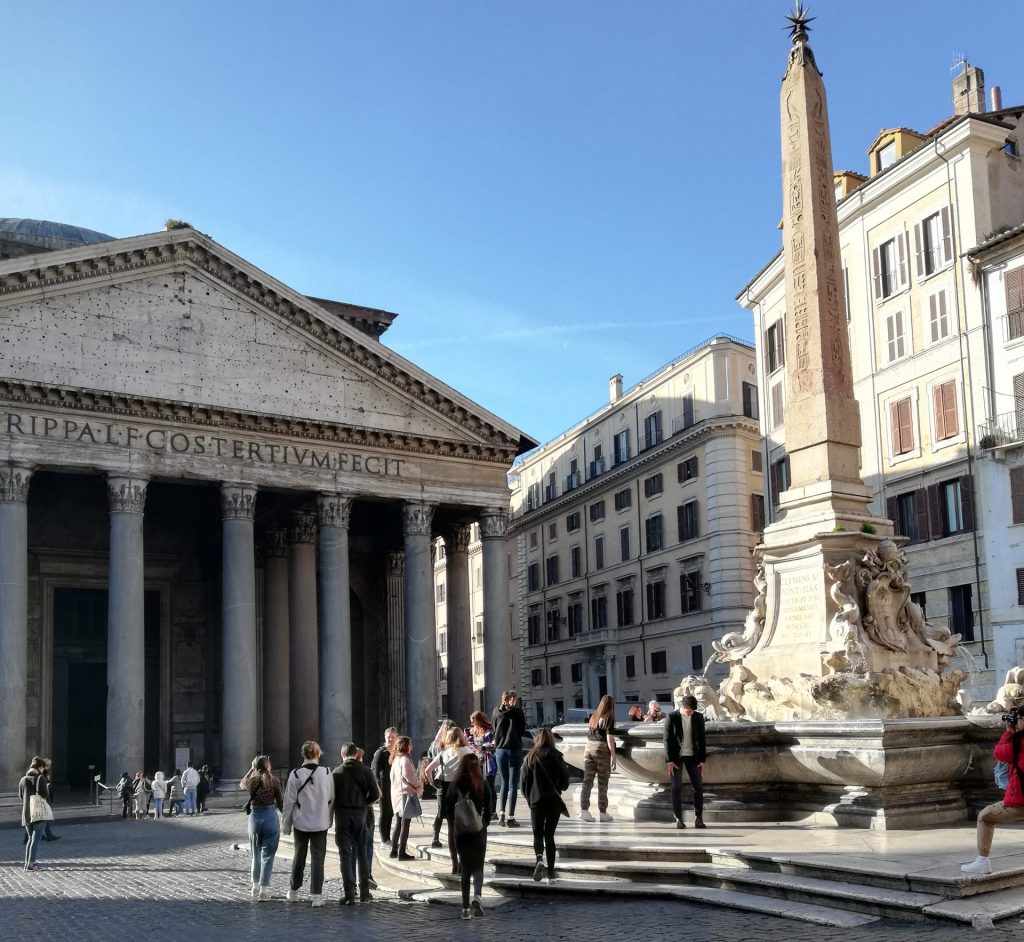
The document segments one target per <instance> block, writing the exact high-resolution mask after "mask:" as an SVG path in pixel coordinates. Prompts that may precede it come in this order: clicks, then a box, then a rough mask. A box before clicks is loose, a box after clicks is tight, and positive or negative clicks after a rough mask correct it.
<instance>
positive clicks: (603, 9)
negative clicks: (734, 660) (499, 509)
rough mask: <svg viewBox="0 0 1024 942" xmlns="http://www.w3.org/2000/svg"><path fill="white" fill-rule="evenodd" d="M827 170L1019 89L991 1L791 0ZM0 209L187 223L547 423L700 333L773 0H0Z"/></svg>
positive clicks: (734, 270) (723, 322)
mask: <svg viewBox="0 0 1024 942" xmlns="http://www.w3.org/2000/svg"><path fill="white" fill-rule="evenodd" d="M810 6H811V13H812V14H813V15H816V16H817V18H818V19H817V21H816V22H815V23H814V24H812V26H813V28H814V31H813V32H812V35H811V41H812V46H813V48H814V50H815V54H816V56H817V60H818V63H819V66H820V67H821V68H822V70H823V71H824V73H825V82H826V87H827V90H828V95H829V109H830V117H831V122H832V142H833V153H834V162H835V164H836V166H837V167H842V168H847V169H853V170H860V171H863V170H865V168H866V163H867V159H866V155H865V150H866V148H867V146H868V145H869V144H870V143H871V141H872V140H873V138H874V137H875V135H876V134H877V132H878V131H879V130H880V129H881V128H883V127H891V126H895V125H903V126H908V127H911V128H914V129H917V130H926V129H928V128H930V127H931V126H933V125H934V124H936V123H938V121H940V120H941V119H942V118H944V117H946V116H947V115H948V114H949V113H951V97H950V80H951V72H950V67H951V65H952V63H953V59H954V55H955V54H957V53H966V54H967V56H968V57H969V58H970V60H971V62H972V63H974V64H976V65H978V66H980V67H981V68H982V69H984V71H985V77H986V82H987V84H988V85H989V86H991V85H993V84H997V85H1000V86H1001V87H1002V89H1003V102H1004V105H1007V106H1009V105H1014V104H1021V103H1024V77H1022V74H1021V69H1020V48H1021V47H1020V43H1021V36H1022V34H1024V29H1022V27H1024V6H1022V4H1020V3H1019V2H1018V0H1004V2H998V3H997V2H987V0H976V2H974V3H971V4H969V5H967V6H965V5H964V4H963V3H962V2H961V3H956V4H954V3H952V2H947V0H929V2H923V0H920V2H919V0H890V2H888V3H884V4H879V3H877V2H874V3H868V2H859V0H857V2H845V3H839V2H836V0H819V2H817V3H814V2H813V0H812V2H811V4H810ZM0 9H2V10H3V22H4V26H3V30H4V39H5V42H4V67H5V74H6V75H7V82H6V86H7V94H6V95H5V96H4V97H5V110H6V120H5V126H6V127H7V129H8V130H7V133H6V134H5V135H4V137H5V145H4V147H3V148H2V149H0V215H4V216H27V217H36V218H47V219H55V220H60V221H63V222H70V223H74V224H77V225H82V226H87V227H89V228H93V229H99V230H101V231H104V232H108V233H110V234H112V235H116V236H129V235H136V234H139V233H142V232H150V231H154V230H156V229H159V228H161V227H162V225H163V221H164V219H166V218H167V217H171V216H173V217H177V218H183V219H187V220H189V221H190V222H192V223H193V224H194V225H195V226H196V227H197V228H198V229H201V230H202V231H203V232H206V233H209V234H210V235H211V236H212V237H213V238H214V239H216V240H217V241H219V242H221V243H222V244H223V245H225V246H227V247H228V248H229V249H231V250H232V251H234V252H236V253H238V254H239V255H242V256H243V257H245V258H247V259H249V260H250V261H252V262H253V263H254V264H256V265H258V266H259V267H261V268H262V269H264V270H265V271H267V272H268V273H270V274H271V275H273V276H274V277H276V278H278V279H280V280H281V281H283V282H285V283H286V284H289V285H290V286H292V287H293V288H295V289H297V290H299V291H302V292H304V293H306V294H312V295H319V296H322V297H328V298H334V299H337V300H344V301H351V302H354V303H358V304H366V305H369V306H372V307H381V308H386V309H388V310H391V311H396V312H398V313H399V314H400V317H399V318H398V320H397V321H396V322H395V326H394V327H392V329H391V330H390V331H389V332H388V334H387V335H386V337H385V342H386V343H387V344H388V345H389V346H391V347H392V348H394V349H395V350H397V351H398V352H400V353H401V354H403V355H404V356H407V357H409V358H410V359H412V360H413V361H415V362H416V363H418V364H419V365H420V366H422V367H423V368H424V369H426V370H428V371H430V372H432V373H434V374H435V375H437V376H439V377H440V378H441V379H443V380H444V381H445V382H447V383H449V384H451V385H452V386H454V387H456V388H457V389H459V390H460V391H461V392H463V393H464V394H465V395H467V396H469V397H470V398H472V399H474V400H476V401H477V402H479V403H480V404H481V405H483V406H485V407H486V408H488V409H490V410H491V411H492V412H495V413H497V414H498V415H500V416H501V417H503V418H504V419H506V420H508V421H510V422H512V423H513V424H515V425H517V426H519V427H520V428H521V429H523V430H524V431H525V432H527V433H528V434H530V435H532V436H533V437H535V438H537V439H538V440H541V441H545V440H547V439H549V438H552V437H553V436H555V435H557V434H559V433H560V432H561V431H563V430H565V429H566V428H568V427H569V426H571V425H572V424H574V423H575V422H576V421H578V420H579V419H581V418H582V417H584V416H585V415H587V414H589V413H590V412H592V411H594V410H595V409H596V408H598V407H600V406H601V405H602V404H603V402H604V401H605V399H606V396H607V379H608V377H609V376H611V375H612V374H613V373H616V372H621V373H622V374H623V376H624V378H625V383H626V385H627V386H630V385H632V384H633V383H635V382H636V381H638V380H639V379H641V378H643V377H644V376H646V375H647V374H649V373H651V372H653V371H654V370H656V369H657V368H658V367H659V366H661V365H662V364H664V363H666V362H668V361H670V360H672V359H673V358H674V357H675V356H677V355H678V354H679V353H681V352H683V351H684V350H686V349H688V348H690V347H691V346H693V345H694V344H696V343H698V342H700V341H701V340H704V339H705V338H707V337H708V336H710V335H712V334H713V333H715V332H718V331H724V332H728V333H732V334H735V335H738V336H740V337H744V338H748V339H752V328H751V324H750V320H749V318H748V316H747V315H746V313H745V312H744V311H743V310H742V309H741V308H740V307H739V306H738V305H737V304H736V302H735V300H734V298H735V296H736V294H737V293H738V292H739V290H740V289H741V288H742V287H743V286H744V285H745V284H746V283H747V281H748V280H749V279H750V277H751V276H752V275H753V274H754V273H755V272H756V271H757V270H758V269H760V268H761V267H762V266H763V265H764V264H765V263H766V262H767V261H768V259H769V258H770V257H771V256H772V254H773V253H774V252H775V251H776V250H777V249H778V245H779V233H778V231H777V229H776V224H777V223H778V220H779V218H780V216H781V209H780V206H781V201H780V196H779V193H780V183H779V131H778V92H779V81H780V78H781V76H782V73H783V71H784V68H785V61H786V53H787V49H788V41H787V39H786V36H785V33H784V32H783V31H782V27H783V26H784V24H785V19H784V17H785V14H786V13H787V12H788V9H789V4H788V2H783V0H779V2H775V0H719V2H715V3H707V2H705V3H701V4H698V3H695V2H690V0H685V2H684V0H676V2H666V0H646V2H640V0H635V2H627V0H622V2H616V3H613V2H610V0H547V2H537V0H518V2H516V3H498V2H486V0H461V2H455V0H452V2H441V0H437V2H430V0H389V2H383V0H377V2H340V0H335V2H317V0H309V2H303V3H294V2H293V3H284V2H281V0H278V2H266V0H246V2H244V3H243V2H234V0H218V2H209V0H207V2H203V3H200V2H191V0H183V2H179V3H175V4H161V5H156V4H145V5H142V4H138V5H126V4H123V3H117V4H115V3H110V2H105V0H92V2H90V3H82V2H78V0H73V2H71V0H68V2H49V3H46V4H37V3H15V2H12V0H7V2H6V3H3V5H2V7H0Z"/></svg>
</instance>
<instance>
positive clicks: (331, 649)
mask: <svg viewBox="0 0 1024 942" xmlns="http://www.w3.org/2000/svg"><path fill="white" fill-rule="evenodd" d="M319 510H320V737H321V740H320V745H321V746H323V750H324V755H325V756H327V760H328V762H329V763H330V764H331V765H335V764H337V763H338V762H340V761H341V760H340V758H339V756H340V755H341V744H342V743H343V742H344V741H345V740H346V739H352V738H353V737H354V736H355V730H354V729H353V715H352V680H353V678H352V613H351V611H350V606H349V577H348V523H349V516H350V515H351V512H352V499H351V498H349V497H342V496H340V495H338V494H321V495H320V498H319Z"/></svg>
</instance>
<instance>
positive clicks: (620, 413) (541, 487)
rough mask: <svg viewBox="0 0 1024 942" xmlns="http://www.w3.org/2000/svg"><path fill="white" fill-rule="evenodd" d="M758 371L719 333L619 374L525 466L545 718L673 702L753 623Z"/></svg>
mask: <svg viewBox="0 0 1024 942" xmlns="http://www.w3.org/2000/svg"><path fill="white" fill-rule="evenodd" d="M756 378H757V370H756V367H755V363H754V349H753V347H752V346H751V345H750V344H748V343H746V342H744V341H741V340H737V339H735V338H732V337H727V336H717V337H714V338H712V339H710V340H708V341H706V342H704V343H702V344H700V345H699V346H697V347H694V348H693V349H692V350H691V351H689V352H688V353H686V354H685V355H683V356H682V357H680V358H678V359H676V360H674V361H673V362H672V363H670V364H668V365H667V366H665V367H663V368H662V369H660V370H658V371H657V372H656V373H654V374H653V375H651V376H650V377H648V378H647V379H645V380H643V381H641V382H639V383H637V384H636V385H635V386H634V387H633V388H631V389H629V390H627V391H625V392H623V390H622V377H621V376H618V375H617V376H615V377H613V378H612V380H611V382H610V390H609V392H610V395H609V402H608V404H607V405H605V406H603V407H602V408H601V409H600V410H599V411H598V412H596V413H594V414H593V415H591V416H589V417H587V418H586V419H584V420H583V421H582V422H580V423H578V424H577V425H575V426H573V427H572V428H571V429H569V430H568V431H567V432H565V433H564V434H562V435H560V436H559V437H558V438H556V439H554V440H553V441H550V442H548V443H547V444H545V445H542V446H541V447H539V448H537V449H535V450H534V451H532V452H530V453H528V454H527V455H526V456H525V457H524V458H523V460H522V461H521V463H519V464H518V465H517V466H516V467H515V468H514V469H513V471H512V474H511V475H510V477H511V479H512V510H511V520H510V524H509V543H510V551H511V553H512V554H513V558H512V559H511V560H510V575H511V578H512V586H511V588H510V592H509V598H510V601H511V605H512V608H513V615H512V623H513V626H515V625H518V626H519V652H518V657H517V659H516V660H517V663H518V665H519V668H520V677H521V684H520V689H521V691H522V693H523V697H524V700H525V708H526V710H527V716H528V718H529V720H530V721H531V722H532V723H536V724H537V725H540V724H542V723H552V722H557V721H558V720H559V719H560V718H561V717H562V715H563V713H564V711H565V710H566V709H569V708H572V707H593V706H594V705H595V704H596V703H597V700H598V699H599V698H600V697H601V696H602V695H604V694H605V693H609V694H612V695H613V696H614V697H615V699H616V700H620V701H622V700H641V701H646V700H648V699H651V698H657V699H659V700H670V699H671V691H672V689H673V688H674V687H675V686H676V684H678V682H679V679H680V678H681V677H682V676H684V675H686V674H689V673H700V672H702V671H703V670H705V668H706V667H709V666H710V665H709V664H708V662H709V661H711V660H712V649H711V642H712V640H713V639H718V638H720V637H721V636H722V634H723V633H725V632H726V631H731V630H737V629H739V628H741V626H742V624H743V619H744V618H745V617H746V614H747V611H748V610H749V608H750V606H751V604H752V600H753V588H752V578H753V566H752V561H751V551H752V549H753V547H754V546H755V545H756V543H757V542H758V538H759V534H760V531H761V530H762V529H763V526H764V496H763V495H764V481H763V478H764V475H763V468H764V463H763V457H762V453H761V448H760V441H759V436H758V426H757V416H758V396H757V385H756ZM513 630H514V629H513ZM719 673H720V671H715V670H714V669H712V670H711V676H712V677H715V678H717V677H718V674H719Z"/></svg>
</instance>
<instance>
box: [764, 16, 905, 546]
mask: <svg viewBox="0 0 1024 942" xmlns="http://www.w3.org/2000/svg"><path fill="white" fill-rule="evenodd" d="M788 19H789V21H790V23H791V30H790V32H791V36H792V40H793V46H792V48H791V49H790V52H789V64H788V67H787V69H786V75H785V78H784V79H783V81H782V95H781V112H782V179H783V256H784V258H785V273H786V381H787V385H786V452H787V454H788V455H789V461H790V486H789V488H788V490H787V491H785V492H784V493H783V494H782V495H781V501H780V510H781V511H782V517H783V521H782V523H781V524H780V525H781V526H782V527H783V528H785V529H793V528H794V527H799V528H800V529H801V530H802V531H803V532H804V533H805V534H807V535H809V534H810V532H813V531H821V530H833V529H835V528H836V527H843V528H845V529H859V528H860V526H861V525H862V523H863V522H864V521H866V520H869V519H870V520H872V521H874V524H873V525H876V526H877V521H875V518H873V517H871V516H870V515H869V512H868V509H867V505H868V502H869V501H870V499H871V491H870V489H869V488H867V487H866V486H865V485H864V483H863V481H862V480H861V476H860V457H859V449H860V445H861V437H860V411H859V409H858V406H857V401H856V399H854V396H853V375H852V370H851V366H850V341H849V336H848V335H847V330H846V318H845V314H844V310H843V296H842V294H841V290H842V289H841V287H840V285H841V284H842V282H841V278H840V272H841V271H842V265H841V262H840V257H839V220H838V217H837V215H836V200H835V184H834V182H833V177H832V145H831V141H830V140H829V126H828V107H827V105H826V102H825V86H824V84H823V83H822V80H821V73H820V72H819V71H818V68H817V66H816V65H815V62H814V54H813V53H812V52H811V47H810V46H809V45H808V44H807V33H808V23H809V22H810V21H811V19H812V17H809V16H808V15H807V11H806V10H805V9H804V7H803V6H802V4H800V3H798V4H797V7H796V10H795V11H794V12H793V13H792V14H791V15H790V16H789V17H788ZM890 532H891V531H890Z"/></svg>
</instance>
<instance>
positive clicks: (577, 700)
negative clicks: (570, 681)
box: [572, 693, 583, 710]
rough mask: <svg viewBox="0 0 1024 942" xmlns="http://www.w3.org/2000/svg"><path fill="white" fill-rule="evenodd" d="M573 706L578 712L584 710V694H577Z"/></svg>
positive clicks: (573, 699)
mask: <svg viewBox="0 0 1024 942" xmlns="http://www.w3.org/2000/svg"><path fill="white" fill-rule="evenodd" d="M572 705H573V706H574V707H576V709H577V710H581V709H583V694H581V693H578V694H576V695H575V696H574V697H573V698H572Z"/></svg>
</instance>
